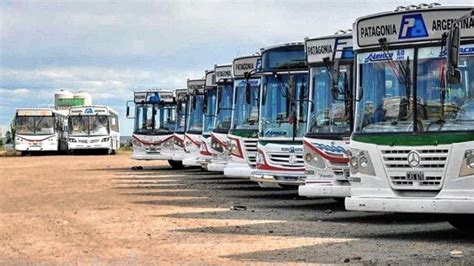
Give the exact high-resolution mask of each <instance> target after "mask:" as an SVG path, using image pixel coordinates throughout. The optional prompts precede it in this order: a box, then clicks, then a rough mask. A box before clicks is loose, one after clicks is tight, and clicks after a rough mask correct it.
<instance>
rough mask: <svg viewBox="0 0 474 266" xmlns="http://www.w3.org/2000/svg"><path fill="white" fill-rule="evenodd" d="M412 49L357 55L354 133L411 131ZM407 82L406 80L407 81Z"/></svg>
mask: <svg viewBox="0 0 474 266" xmlns="http://www.w3.org/2000/svg"><path fill="white" fill-rule="evenodd" d="M413 54H414V51H413V49H400V50H391V51H386V52H385V53H384V52H370V53H361V54H358V55H357V61H358V64H359V74H358V75H359V78H360V80H359V88H358V89H359V90H360V91H359V94H362V97H361V99H359V101H358V102H357V106H356V127H355V131H356V132H367V133H376V132H407V131H411V130H412V129H413V106H412V105H413V103H412V102H413V100H412V87H413V86H411V84H413V82H412V77H413V74H412V73H410V74H409V75H403V73H404V71H405V70H406V69H407V65H408V68H409V69H410V71H412V70H413ZM407 79H408V80H407Z"/></svg>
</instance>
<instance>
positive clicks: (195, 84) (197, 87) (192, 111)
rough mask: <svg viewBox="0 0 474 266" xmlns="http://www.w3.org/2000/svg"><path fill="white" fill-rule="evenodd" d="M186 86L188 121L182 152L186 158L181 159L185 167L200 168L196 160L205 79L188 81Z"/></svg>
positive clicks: (200, 139) (200, 134) (201, 127)
mask: <svg viewBox="0 0 474 266" xmlns="http://www.w3.org/2000/svg"><path fill="white" fill-rule="evenodd" d="M187 86H188V101H187V103H188V104H187V110H188V120H187V123H186V132H185V133H184V151H185V152H186V158H184V159H183V164H184V165H185V166H200V164H199V163H198V162H197V159H198V158H199V156H200V150H201V142H202V130H203V121H204V115H203V114H204V102H205V96H204V93H205V92H204V88H205V86H206V80H205V79H190V80H188V82H187Z"/></svg>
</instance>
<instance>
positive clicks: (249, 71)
mask: <svg viewBox="0 0 474 266" xmlns="http://www.w3.org/2000/svg"><path fill="white" fill-rule="evenodd" d="M260 65H261V57H260V55H251V56H244V57H239V58H236V59H234V62H233V64H232V71H233V77H234V103H233V106H234V107H233V110H232V123H231V126H230V130H229V147H228V150H229V152H230V158H229V163H228V164H227V165H226V166H225V168H224V175H225V176H227V177H243V178H250V175H251V174H252V172H253V171H255V164H256V163H255V158H256V156H257V142H258V99H259V97H258V96H259V92H260V76H259V75H258V74H256V72H257V71H258V70H259V69H260Z"/></svg>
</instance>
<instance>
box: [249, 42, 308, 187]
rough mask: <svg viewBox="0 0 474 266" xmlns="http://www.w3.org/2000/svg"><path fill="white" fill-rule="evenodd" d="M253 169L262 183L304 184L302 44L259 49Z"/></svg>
mask: <svg viewBox="0 0 474 266" xmlns="http://www.w3.org/2000/svg"><path fill="white" fill-rule="evenodd" d="M260 74H261V75H262V78H261V90H260V114H259V130H258V133H259V134H258V145H257V160H256V171H254V172H253V173H252V175H251V180H253V181H256V182H258V183H259V184H260V186H263V187H281V186H282V185H283V186H286V185H289V186H297V185H302V184H304V179H305V177H306V176H305V169H304V162H303V135H304V133H305V131H306V120H307V114H308V96H309V83H308V68H307V66H306V60H305V52H304V44H303V43H286V44H283V45H276V46H272V47H268V48H265V49H262V71H261V72H260Z"/></svg>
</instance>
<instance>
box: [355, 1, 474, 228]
mask: <svg viewBox="0 0 474 266" xmlns="http://www.w3.org/2000/svg"><path fill="white" fill-rule="evenodd" d="M473 13H474V12H473V7H472V6H469V7H439V6H433V5H428V6H419V7H416V8H412V7H408V8H397V10H395V12H386V13H379V14H374V15H370V16H366V17H362V18H359V19H357V21H356V22H355V23H354V29H353V31H354V32H353V39H354V51H355V53H356V62H355V65H356V67H357V71H356V72H357V73H359V74H358V75H357V80H356V84H357V92H356V102H357V103H356V109H355V127H354V133H353V134H352V137H351V143H350V152H351V153H350V171H351V197H350V198H346V208H347V209H348V210H357V211H379V212H407V213H434V214H443V216H447V217H448V220H449V222H450V223H451V224H452V225H453V226H455V227H457V228H460V229H465V230H470V231H473V230H474V226H473V225H474V17H473ZM380 27H388V28H389V29H390V30H389V31H377V30H375V31H374V30H373V29H376V28H380Z"/></svg>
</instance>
